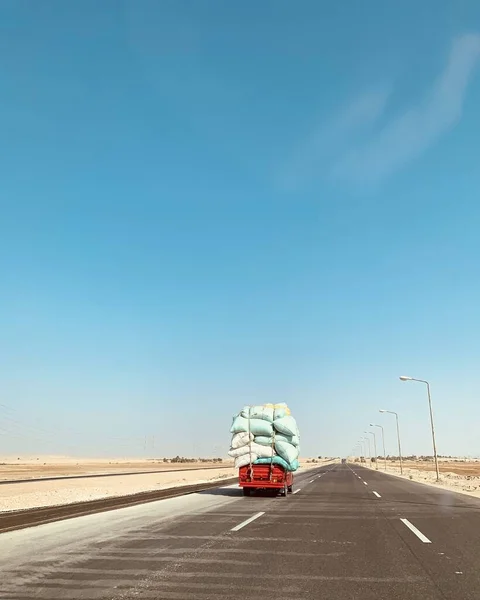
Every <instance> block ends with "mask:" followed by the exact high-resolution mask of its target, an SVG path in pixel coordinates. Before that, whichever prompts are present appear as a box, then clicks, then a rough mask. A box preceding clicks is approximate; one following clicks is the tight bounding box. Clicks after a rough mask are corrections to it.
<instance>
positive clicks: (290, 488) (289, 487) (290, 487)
mask: <svg viewBox="0 0 480 600" xmlns="http://www.w3.org/2000/svg"><path fill="white" fill-rule="evenodd" d="M288 493H289V494H292V493H293V485H289V486H288Z"/></svg>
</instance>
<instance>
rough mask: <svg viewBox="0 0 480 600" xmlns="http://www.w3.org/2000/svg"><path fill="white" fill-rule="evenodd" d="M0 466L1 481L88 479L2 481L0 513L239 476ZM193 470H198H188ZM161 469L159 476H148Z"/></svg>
mask: <svg viewBox="0 0 480 600" xmlns="http://www.w3.org/2000/svg"><path fill="white" fill-rule="evenodd" d="M9 460H11V458H10V459H9ZM0 462H3V464H1V465H0V474H1V475H0V479H1V478H3V480H6V479H8V480H12V481H14V480H15V479H34V478H35V479H36V478H41V477H52V476H53V477H62V476H71V475H73V476H75V475H85V474H89V475H93V476H92V477H88V478H85V477H73V478H72V479H58V480H55V479H54V480H51V479H49V480H48V481H38V480H36V481H31V482H21V483H2V484H1V485H0V512H2V511H12V510H24V509H29V508H36V507H44V506H58V505H60V504H70V503H73V502H84V501H88V500H97V499H100V498H111V497H115V496H126V495H130V494H136V493H139V492H146V491H152V490H160V489H166V488H172V487H178V486H182V485H189V484H194V483H205V482H210V481H218V482H221V481H222V480H223V479H228V478H230V477H235V476H236V475H237V473H238V472H237V469H235V468H234V467H233V464H232V463H229V462H227V461H225V464H224V463H222V465H223V466H222V467H218V463H187V464H185V463H163V461H161V462H160V461H159V462H158V463H157V462H154V461H145V460H143V461H141V460H125V461H122V460H118V461H114V460H105V459H96V460H92V459H86V460H85V461H81V460H80V459H72V458H68V457H63V458H62V459H61V460H59V459H58V457H50V459H48V458H47V457H41V460H39V461H37V459H36V458H34V459H33V460H32V459H20V460H17V459H15V460H14V461H13V462H14V464H11V462H10V463H9V462H8V461H7V460H5V459H4V460H3V461H2V459H0ZM44 463H45V464H44ZM300 464H301V468H304V469H306V468H313V467H318V466H320V465H321V464H325V463H324V462H323V463H320V462H319V463H316V464H310V463H306V461H301V463H300ZM214 465H216V466H217V468H215V467H214ZM198 467H202V468H201V469H199V470H188V469H192V468H198ZM205 467H206V468H205ZM178 469H183V471H178ZM142 470H145V471H146V472H144V473H143V472H142V473H140V474H135V475H126V474H125V472H131V471H142ZM160 470H163V472H156V473H155V472H151V471H160ZM149 471H150V472H149ZM105 473H114V474H115V476H113V477H95V475H99V474H105Z"/></svg>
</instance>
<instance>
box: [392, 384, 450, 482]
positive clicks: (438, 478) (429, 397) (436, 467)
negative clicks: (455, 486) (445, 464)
mask: <svg viewBox="0 0 480 600" xmlns="http://www.w3.org/2000/svg"><path fill="white" fill-rule="evenodd" d="M400 380H401V381H418V382H419V383H424V384H425V385H426V386H427V394H428V407H429V410H430V425H431V427H432V442H433V456H434V457H435V470H436V471H437V481H439V480H440V472H439V470H438V456H437V444H436V443H435V426H434V424H433V411H432V398H431V396H430V384H429V383H428V381H425V379H415V378H414V377H407V376H406V375H401V376H400Z"/></svg>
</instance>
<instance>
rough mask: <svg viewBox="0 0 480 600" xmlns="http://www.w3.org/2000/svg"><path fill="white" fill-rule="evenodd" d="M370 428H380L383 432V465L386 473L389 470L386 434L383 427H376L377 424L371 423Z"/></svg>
mask: <svg viewBox="0 0 480 600" xmlns="http://www.w3.org/2000/svg"><path fill="white" fill-rule="evenodd" d="M370 427H380V429H381V430H382V445H383V463H384V466H385V471H386V470H387V455H386V454H385V433H384V431H383V427H382V426H381V425H375V423H370Z"/></svg>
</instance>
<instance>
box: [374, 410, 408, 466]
mask: <svg viewBox="0 0 480 600" xmlns="http://www.w3.org/2000/svg"><path fill="white" fill-rule="evenodd" d="M378 412H381V413H390V414H391V415H395V419H396V421H397V441H398V457H399V458H400V475H403V465H402V447H401V445H400V428H399V426H398V414H397V413H396V412H394V411H393V410H385V409H383V408H380V409H379V411H378Z"/></svg>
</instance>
